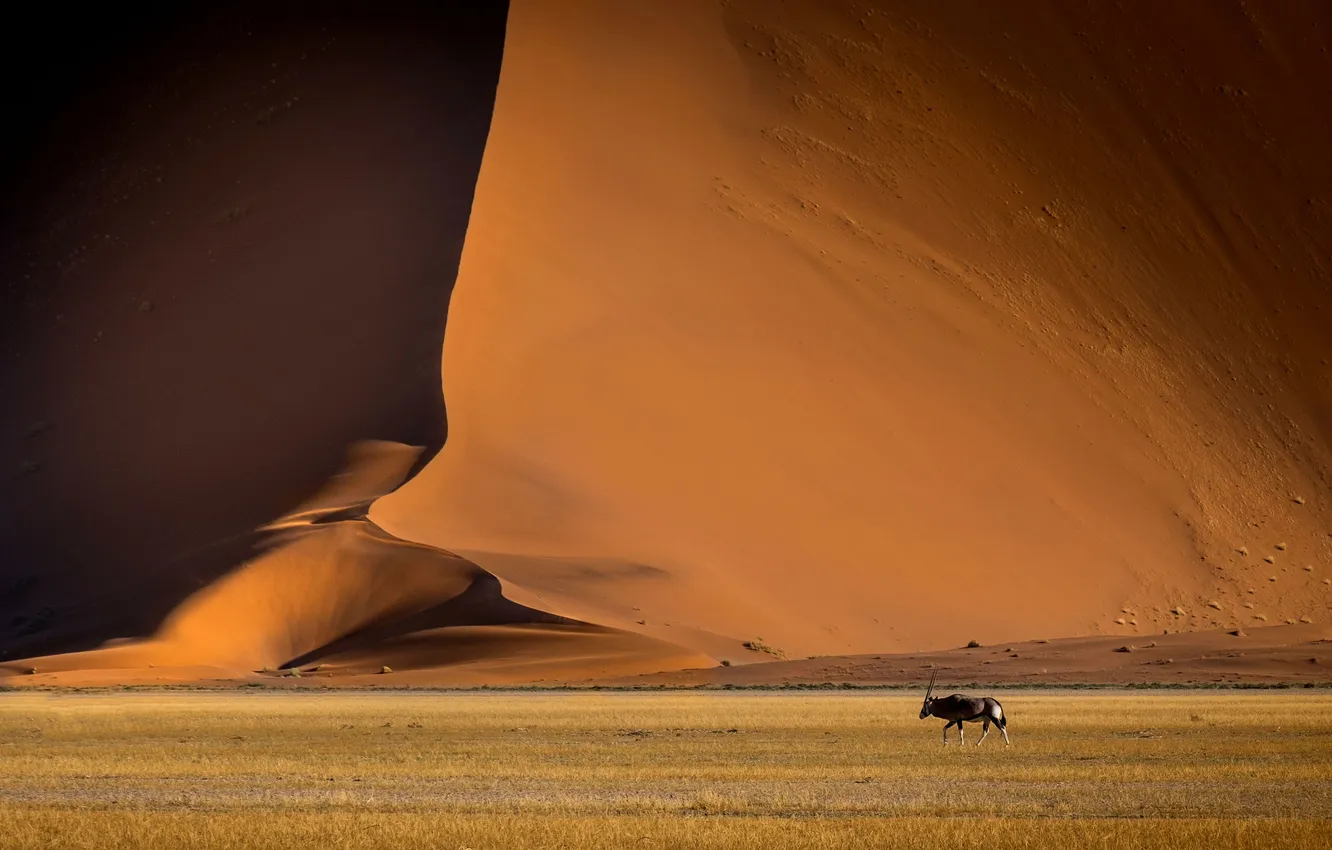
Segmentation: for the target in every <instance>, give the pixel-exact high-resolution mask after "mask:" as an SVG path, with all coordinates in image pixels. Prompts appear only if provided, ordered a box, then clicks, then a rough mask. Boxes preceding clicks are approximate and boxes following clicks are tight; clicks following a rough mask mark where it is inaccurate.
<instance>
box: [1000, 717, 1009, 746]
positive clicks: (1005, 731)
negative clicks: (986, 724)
mask: <svg viewBox="0 0 1332 850" xmlns="http://www.w3.org/2000/svg"><path fill="white" fill-rule="evenodd" d="M999 734H1000V735H1003V736H1004V746H1008V743H1009V741H1008V728H1007V721H1005V722H1004V723H1000V724H999Z"/></svg>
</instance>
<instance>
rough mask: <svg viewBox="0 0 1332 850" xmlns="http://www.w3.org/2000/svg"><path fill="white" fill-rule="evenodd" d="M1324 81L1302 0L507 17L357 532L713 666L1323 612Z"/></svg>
mask: <svg viewBox="0 0 1332 850" xmlns="http://www.w3.org/2000/svg"><path fill="white" fill-rule="evenodd" d="M1330 46H1332V18H1329V16H1328V14H1327V11H1326V8H1325V7H1324V6H1321V5H1318V4H1313V3H1289V4H1268V6H1267V7H1266V8H1263V9H1259V8H1256V7H1255V6H1254V5H1253V4H1245V3H1239V2H1215V3H1201V2H1199V3H1174V4H1158V5H1157V6H1150V5H1144V4H1134V5H1131V6H1125V5H1123V4H1113V3H1109V2H1091V3H1064V2H1054V0H1050V1H1049V2H1023V3H1019V4H1016V5H1014V4H1002V5H1001V4H991V3H979V2H976V3H970V2H967V3H963V2H954V3H938V2H915V0H906V2H895V3H870V2H853V0H830V2H819V3H814V2H809V3H782V4H774V3H769V2H765V0H732V2H726V3H722V2H707V0H696V2H688V3H664V2H663V3H632V4H631V3H619V2H614V0H581V2H577V3H567V2H561V1H560V0H515V2H514V3H513V4H512V5H511V9H510V19H509V26H508V34H507V41H506V48H505V60H504V65H503V68H502V72H501V75H500V83H499V90H498V95H497V100H496V105H495V111H494V117H493V123H492V128H491V134H490V137H489V140H488V143H487V147H486V152H485V156H484V159H483V163H482V167H481V174H480V178H479V181H478V185H477V193H476V198H475V203H474V206H473V212H472V218H471V223H470V226H469V231H468V237H467V243H466V246H465V249H464V252H463V258H462V264H461V269H460V274H459V280H458V284H457V289H456V291H455V295H454V299H453V302H452V306H451V312H450V321H449V332H448V335H447V337H446V339H445V345H444V355H443V379H444V392H445V395H446V397H447V398H448V402H449V411H450V436H449V442H448V445H447V447H446V448H445V449H444V451H443V452H442V453H441V454H439V455H438V456H437V457H436V458H435V459H434V460H433V461H432V462H431V463H430V464H429V465H428V466H427V467H426V468H425V470H424V471H423V472H422V473H421V474H420V475H418V476H417V477H416V478H414V479H413V480H412V481H410V482H409V483H408V484H407V485H406V486H404V487H403V488H401V489H400V490H399V491H397V492H396V493H394V494H392V495H390V496H388V497H386V498H384V499H382V500H380V501H379V502H377V503H376V504H375V506H374V507H373V508H372V511H371V516H372V517H373V518H374V519H375V521H376V522H378V523H379V524H380V525H382V526H383V527H384V528H385V529H387V530H389V531H391V532H392V533H393V534H395V535H397V536H399V537H403V538H406V539H411V540H416V541H420V542H423V543H429V544H434V545H438V546H446V547H448V548H450V549H451V550H453V551H458V552H461V553H463V554H465V555H466V556H467V557H468V558H469V559H470V560H472V561H474V562H475V563H477V564H479V565H480V566H482V567H484V568H486V569H487V570H489V571H491V572H493V573H494V574H496V575H498V576H499V577H500V579H501V580H503V581H505V582H506V584H509V585H513V586H514V587H513V589H512V593H513V598H515V599H519V600H521V601H523V602H524V603H525V604H529V605H533V606H534V607H539V608H543V609H544V610H550V611H554V612H557V613H561V614H566V615H569V616H576V617H578V618H580V619H587V620H591V621H593V622H597V623H601V624H604V625H609V626H614V627H617V628H627V629H631V630H637V631H641V632H644V633H649V634H652V635H654V636H658V637H665V638H666V639H668V640H671V641H673V642H678V643H681V644H684V645H689V646H694V647H697V648H701V649H705V650H707V651H709V652H710V653H711V654H714V655H716V654H718V651H717V649H716V642H717V641H718V640H721V641H724V642H730V645H731V646H732V647H735V642H736V641H739V640H744V639H755V638H758V637H760V636H761V637H762V639H763V640H762V645H763V646H768V647H772V648H775V649H776V650H778V651H781V652H785V653H787V654H791V655H805V654H813V653H820V654H823V653H847V652H864V651H874V650H888V649H893V648H897V649H907V650H911V649H921V648H937V647H942V646H956V645H958V644H959V643H961V642H965V640H967V639H969V638H977V639H980V640H982V641H988V640H990V639H1005V640H1007V639H1013V640H1017V639H1021V638H1031V637H1039V636H1049V635H1093V634H1097V633H1106V632H1108V633H1125V634H1133V633H1135V632H1158V633H1159V632H1160V631H1161V630H1162V629H1163V628H1169V629H1170V630H1171V631H1175V630H1180V629H1206V628H1214V627H1219V626H1230V625H1235V624H1246V625H1250V626H1252V625H1258V624H1260V623H1261V622H1263V621H1264V619H1265V620H1266V621H1267V622H1278V621H1281V620H1286V619H1292V620H1295V619H1298V618H1300V617H1307V618H1310V619H1319V618H1325V617H1326V612H1327V609H1328V605H1329V601H1332V587H1330V586H1329V585H1328V584H1327V583H1325V579H1326V578H1327V577H1328V576H1329V575H1332V537H1330V536H1329V533H1332V478H1330V477H1329V470H1330V469H1332V454H1330V452H1329V436H1330V435H1332V366H1329V357H1332V333H1328V328H1329V327H1332V285H1330V284H1329V273H1332V160H1329V159H1328V157H1327V156H1326V153H1325V151H1326V150H1328V149H1332V114H1330V113H1329V112H1328V111H1327V109H1326V108H1325V106H1326V104H1327V103H1329V102H1332V51H1330V50H1329V47H1330ZM576 563H584V564H592V565H594V566H593V568H590V569H587V570H576V569H572V568H570V566H569V565H570V564H576ZM596 565H601V566H596ZM625 565H628V567H626V566H625ZM617 571H619V572H618V573H617ZM613 575H620V576H621V577H622V578H624V579H625V580H607V577H608V576H613ZM1260 617H1261V618H1263V619H1259V618H1260ZM739 655H741V656H745V657H751V658H753V657H757V656H759V655H761V654H759V653H744V652H740V653H739Z"/></svg>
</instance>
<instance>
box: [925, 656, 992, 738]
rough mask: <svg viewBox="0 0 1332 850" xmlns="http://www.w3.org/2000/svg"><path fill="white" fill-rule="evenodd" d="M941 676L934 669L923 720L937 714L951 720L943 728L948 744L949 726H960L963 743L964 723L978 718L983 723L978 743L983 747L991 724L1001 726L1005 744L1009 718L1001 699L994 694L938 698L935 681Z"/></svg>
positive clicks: (943, 718) (959, 735)
mask: <svg viewBox="0 0 1332 850" xmlns="http://www.w3.org/2000/svg"><path fill="white" fill-rule="evenodd" d="M938 675H939V671H938V670H935V671H934V674H933V675H932V676H930V686H929V688H928V689H926V691H925V704H924V705H922V706H921V707H920V719H921V720H924V719H925V718H927V717H930V716H934V717H938V718H940V719H942V720H947V721H948V723H947V724H946V725H945V726H944V728H943V742H944V743H945V744H947V743H948V727H949V726H954V725H955V726H957V739H958V741H960V742H961V743H963V744H965V743H966V736H965V735H964V734H963V733H962V724H963V723H975V722H976V721H977V720H979V721H980V723H981V736H980V741H977V742H976V746H978V747H979V746H980V745H981V742H982V741H984V740H985V736H986V735H988V734H990V723H991V722H993V723H994V725H996V726H998V727H999V734H1001V735H1003V736H1004V743H1005V744H1007V743H1009V741H1008V718H1007V717H1005V716H1004V709H1003V706H1001V705H999V700H997V699H994V698H993V697H969V696H963V695H962V694H950V695H949V696H946V697H936V696H933V694H934V680H935V678H936V677H937V676H938Z"/></svg>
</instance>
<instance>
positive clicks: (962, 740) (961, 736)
mask: <svg viewBox="0 0 1332 850" xmlns="http://www.w3.org/2000/svg"><path fill="white" fill-rule="evenodd" d="M957 742H958V743H959V744H962V745H963V746H965V745H966V743H967V733H966V732H963V731H962V721H961V720H959V721H957Z"/></svg>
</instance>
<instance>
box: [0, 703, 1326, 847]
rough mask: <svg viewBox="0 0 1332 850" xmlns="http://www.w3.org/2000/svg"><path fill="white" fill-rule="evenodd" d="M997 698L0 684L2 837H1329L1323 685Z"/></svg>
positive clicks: (898, 843) (1289, 841) (1159, 842)
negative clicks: (975, 709) (1005, 731)
mask: <svg viewBox="0 0 1332 850" xmlns="http://www.w3.org/2000/svg"><path fill="white" fill-rule="evenodd" d="M995 695H996V696H997V697H998V698H999V699H1001V701H1002V702H1003V704H1004V710H1005V714H1007V715H1008V716H1009V718H1010V722H1009V730H1010V733H1011V735H1012V737H1013V742H1014V743H1013V746H1012V747H1007V748H1006V747H1004V746H1003V745H1002V743H1001V742H1000V741H999V740H998V739H997V737H996V736H994V735H991V736H990V738H989V739H988V740H987V741H986V742H985V745H984V747H981V748H976V747H974V746H967V747H960V746H957V745H956V744H954V745H950V746H948V747H944V746H942V745H941V744H940V743H939V726H940V725H941V724H940V722H939V721H937V720H934V719H930V720H929V721H926V722H922V721H920V720H918V719H917V713H918V711H919V705H920V704H919V695H918V694H910V695H906V694H897V693H892V692H862V693H837V694H828V693H798V694H792V693H752V692H750V693H739V692H736V693H726V692H721V693H718V692H709V693H688V692H683V693H682V692H665V693H568V694H554V693H544V694H543V693H512V692H496V693H393V692H386V693H385V692H380V693H373V692H336V693H330V692H322V693H321V692H300V693H291V692H287V693H262V692H261V693H246V692H237V693H216V692H210V693H189V692H158V693H137V692H136V693H107V694H32V693H10V694H3V695H0V823H4V824H5V828H4V835H3V837H2V838H0V844H3V846H5V847H14V848H24V850H26V848H38V847H52V846H59V847H68V848H85V847H86V848H92V847H99V848H101V847H107V848H131V847H147V846H171V847H182V848H199V849H200V850H218V848H269V847H271V848H277V847H293V846H311V847H314V846H334V847H344V848H350V847H370V848H379V847H384V848H387V847H404V848H426V847H431V848H434V847H440V848H457V847H470V848H474V850H488V848H501V847H524V848H555V847H580V848H589V850H600V848H610V847H625V846H650V847H704V848H712V847H715V848H731V847H735V848H760V847H762V848H778V850H780V848H788V847H919V846H935V845H939V846H948V847H959V848H972V847H974V848H980V847H987V848H993V847H1044V846H1054V845H1058V844H1066V843H1076V844H1079V845H1081V844H1092V845H1094V846H1113V847H1127V848H1143V849H1144V850H1157V848H1160V849H1161V850H1164V848H1167V847H1169V848H1185V850H1187V848H1202V847H1207V848H1216V847H1252V848H1260V847H1289V846H1326V845H1327V844H1328V843H1329V842H1332V723H1329V721H1328V719H1327V718H1328V717H1330V716H1332V695H1330V694H1328V693H1325V692H1318V691H1315V692H1305V693H1293V692H1263V693H1202V692H1172V693H1169V694H1160V693H1153V694H1146V695H1144V694H1140V693H1138V694H1105V693H1097V694H1094V695H1085V694H1068V693H1062V694H1061V693H1039V692H1014V693H1010V694H1004V693H997V694H995ZM975 731H976V732H978V731H979V730H975ZM974 734H975V733H973V735H974ZM968 737H969V738H972V739H973V740H974V737H973V736H968Z"/></svg>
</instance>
